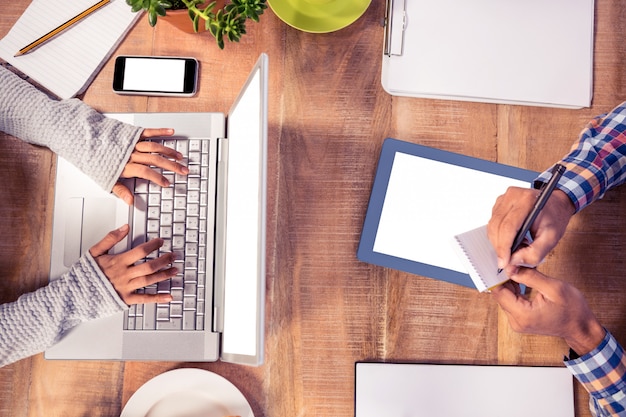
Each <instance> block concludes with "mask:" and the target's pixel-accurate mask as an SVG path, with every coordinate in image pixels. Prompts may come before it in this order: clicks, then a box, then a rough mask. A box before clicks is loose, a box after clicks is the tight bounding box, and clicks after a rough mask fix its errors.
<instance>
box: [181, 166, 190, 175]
mask: <svg viewBox="0 0 626 417" xmlns="http://www.w3.org/2000/svg"><path fill="white" fill-rule="evenodd" d="M182 171H183V174H185V175H187V174H189V168H187V167H183V168H182Z"/></svg>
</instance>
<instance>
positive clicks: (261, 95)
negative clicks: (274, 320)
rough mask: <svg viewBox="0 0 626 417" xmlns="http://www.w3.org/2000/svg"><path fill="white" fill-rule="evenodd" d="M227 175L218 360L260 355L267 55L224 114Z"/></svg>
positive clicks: (257, 360) (259, 358) (244, 359)
mask: <svg viewBox="0 0 626 417" xmlns="http://www.w3.org/2000/svg"><path fill="white" fill-rule="evenodd" d="M227 136H228V179H227V202H228V203H227V205H226V219H225V221H226V242H225V267H224V270H225V275H224V323H223V329H224V332H223V335H222V359H223V360H226V361H233V360H236V361H237V362H244V363H249V364H259V363H261V362H262V360H263V337H262V335H263V331H264V311H265V309H264V307H265V306H264V305H263V304H264V302H263V301H264V299H265V297H264V296H263V294H264V292H265V205H266V196H265V190H266V188H267V187H266V165H267V161H266V158H267V156H266V153H267V150H266V147H267V57H266V56H265V55H262V56H261V58H260V59H259V61H258V62H257V64H256V66H255V69H254V70H253V71H252V73H251V75H250V77H249V78H248V81H247V83H246V85H245V86H244V87H243V89H242V91H241V93H240V95H239V97H238V98H237V100H236V101H235V103H234V105H233V107H232V108H231V111H230V112H229V114H228V125H227Z"/></svg>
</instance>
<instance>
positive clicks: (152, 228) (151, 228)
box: [146, 220, 160, 233]
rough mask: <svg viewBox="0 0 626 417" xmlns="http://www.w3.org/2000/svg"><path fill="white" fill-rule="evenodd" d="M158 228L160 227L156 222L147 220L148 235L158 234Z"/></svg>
mask: <svg viewBox="0 0 626 417" xmlns="http://www.w3.org/2000/svg"><path fill="white" fill-rule="evenodd" d="M159 227H160V225H159V221H158V220H148V223H147V227H146V231H147V232H148V233H158V232H159Z"/></svg>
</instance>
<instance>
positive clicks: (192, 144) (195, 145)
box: [189, 139, 202, 153]
mask: <svg viewBox="0 0 626 417" xmlns="http://www.w3.org/2000/svg"><path fill="white" fill-rule="evenodd" d="M200 142H202V141H201V140H199V139H189V152H190V153H191V152H197V151H201V150H202V146H201V143H200Z"/></svg>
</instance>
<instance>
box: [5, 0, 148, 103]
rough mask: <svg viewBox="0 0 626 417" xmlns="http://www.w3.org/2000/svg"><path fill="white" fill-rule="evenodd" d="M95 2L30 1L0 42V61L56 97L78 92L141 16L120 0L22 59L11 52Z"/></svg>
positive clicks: (89, 80) (89, 0)
mask: <svg viewBox="0 0 626 417" xmlns="http://www.w3.org/2000/svg"><path fill="white" fill-rule="evenodd" d="M95 3H97V0H72V1H68V0H33V2H32V3H31V4H30V6H28V8H27V9H26V10H25V11H24V13H23V14H22V16H21V17H20V18H19V19H18V21H17V22H16V23H15V25H14V26H13V27H12V28H11V30H10V31H9V33H8V34H7V35H6V36H5V37H4V38H2V40H0V58H2V59H3V60H4V61H6V62H8V63H9V64H11V65H12V66H13V67H15V68H16V69H17V70H18V72H21V73H23V74H24V75H26V76H28V77H30V78H31V79H32V80H33V81H34V83H35V84H38V85H40V86H41V87H43V88H45V89H46V90H48V91H50V92H51V93H53V94H54V95H56V96H57V97H59V98H70V97H74V96H76V95H78V94H80V93H82V92H83V91H84V90H85V89H86V88H87V86H88V85H89V84H90V83H91V81H92V80H93V78H94V77H95V75H96V74H97V72H98V71H99V69H100V68H101V66H102V65H103V64H104V62H105V61H106V60H107V58H108V57H109V56H110V55H111V53H112V52H113V50H114V49H115V48H116V46H117V45H118V43H119V42H120V41H121V40H122V38H123V37H124V35H125V34H126V32H127V31H128V30H129V29H130V28H131V27H132V25H133V23H134V22H135V21H136V19H137V18H138V17H140V15H141V14H140V13H133V12H132V11H131V9H130V6H129V5H128V4H126V1H125V0H111V3H110V4H107V5H106V6H104V7H102V8H101V9H99V10H97V11H95V12H94V13H92V14H90V15H89V16H87V17H85V18H84V19H83V20H81V21H80V22H78V23H76V24H74V25H73V26H71V27H70V28H68V29H66V30H64V31H63V32H61V33H60V34H59V35H57V36H55V37H54V38H52V39H50V40H49V41H48V42H46V43H44V44H42V45H41V46H39V47H38V48H36V49H34V50H33V51H32V52H29V53H27V54H25V55H22V56H19V57H14V55H15V53H16V52H17V51H18V50H20V49H21V48H23V47H24V46H26V45H28V44H29V43H31V42H33V41H34V40H36V39H38V38H39V37H41V36H42V35H44V34H45V33H47V32H49V31H50V30H52V29H54V28H55V27H57V26H59V25H60V24H62V23H63V22H65V21H67V20H69V19H71V18H72V17H74V16H76V15H77V14H79V13H80V12H82V11H84V10H86V9H87V8H89V7H90V6H93V5H94V4H95Z"/></svg>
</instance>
